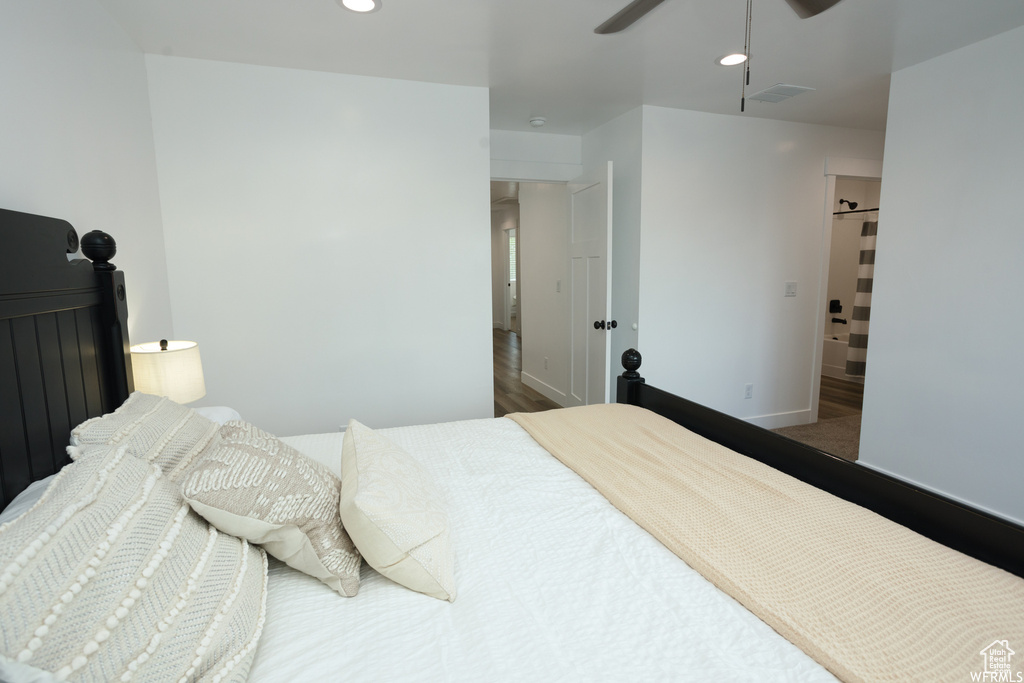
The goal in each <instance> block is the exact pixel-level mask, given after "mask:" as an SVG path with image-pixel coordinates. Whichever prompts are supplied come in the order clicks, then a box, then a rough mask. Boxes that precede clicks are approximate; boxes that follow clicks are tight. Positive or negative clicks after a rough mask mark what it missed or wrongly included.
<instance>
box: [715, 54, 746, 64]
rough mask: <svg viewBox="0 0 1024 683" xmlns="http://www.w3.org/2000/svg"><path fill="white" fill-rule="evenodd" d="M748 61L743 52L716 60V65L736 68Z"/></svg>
mask: <svg viewBox="0 0 1024 683" xmlns="http://www.w3.org/2000/svg"><path fill="white" fill-rule="evenodd" d="M745 61H747V56H746V55H745V54H743V53H742V52H737V53H735V54H731V55H725V56H724V57H719V58H718V59H716V60H715V64H721V65H722V66H736V65H737V64H742V63H743V62H745Z"/></svg>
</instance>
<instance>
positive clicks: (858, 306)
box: [846, 221, 878, 377]
mask: <svg viewBox="0 0 1024 683" xmlns="http://www.w3.org/2000/svg"><path fill="white" fill-rule="evenodd" d="M877 234H878V221H866V222H865V223H864V226H863V227H862V228H861V231H860V265H859V266H858V267H857V295H856V296H855V297H854V299H853V314H852V315H851V316H850V346H849V348H848V349H847V351H846V376H847V377H863V376H864V371H865V368H866V365H867V358H868V322H869V321H870V319H871V283H872V282H873V280H874V276H875V236H876V235H877Z"/></svg>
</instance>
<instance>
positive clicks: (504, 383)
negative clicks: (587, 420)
mask: <svg viewBox="0 0 1024 683" xmlns="http://www.w3.org/2000/svg"><path fill="white" fill-rule="evenodd" d="M522 371H523V355H522V347H521V346H520V339H519V335H517V334H516V333H515V332H506V331H505V330H494V417H502V416H503V415H506V414H508V413H539V412H540V411H542V410H551V409H552V408H560V407H561V406H559V405H558V404H557V403H555V402H554V401H552V400H550V399H548V398H545V397H544V396H542V395H541V394H539V393H538V392H536V391H534V390H533V389H531V388H530V387H527V386H524V385H523V383H522V381H520V375H521V373H522Z"/></svg>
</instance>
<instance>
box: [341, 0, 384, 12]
mask: <svg viewBox="0 0 1024 683" xmlns="http://www.w3.org/2000/svg"><path fill="white" fill-rule="evenodd" d="M380 3H381V0H338V4H339V5H341V6H342V7H344V8H345V9H350V10H352V11H353V12H361V13H363V14H365V13H367V12H376V11H377V10H379V9H380Z"/></svg>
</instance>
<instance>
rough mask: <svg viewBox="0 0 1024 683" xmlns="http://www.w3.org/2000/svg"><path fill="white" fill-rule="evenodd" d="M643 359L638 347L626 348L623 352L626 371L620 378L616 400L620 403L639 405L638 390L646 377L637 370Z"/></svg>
mask: <svg viewBox="0 0 1024 683" xmlns="http://www.w3.org/2000/svg"><path fill="white" fill-rule="evenodd" d="M642 361H643V359H642V358H641V357H640V352H639V351H637V350H636V349H626V350H625V351H623V352H622V367H623V368H625V370H626V371H625V372H623V373H622V374H621V375H619V378H618V387H617V391H616V401H618V402H619V403H630V404H632V405H637V396H636V390H637V387H638V386H639V385H641V384H643V383H644V378H643V377H641V376H640V373H639V372H637V370H639V369H640V363H641V362H642Z"/></svg>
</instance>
